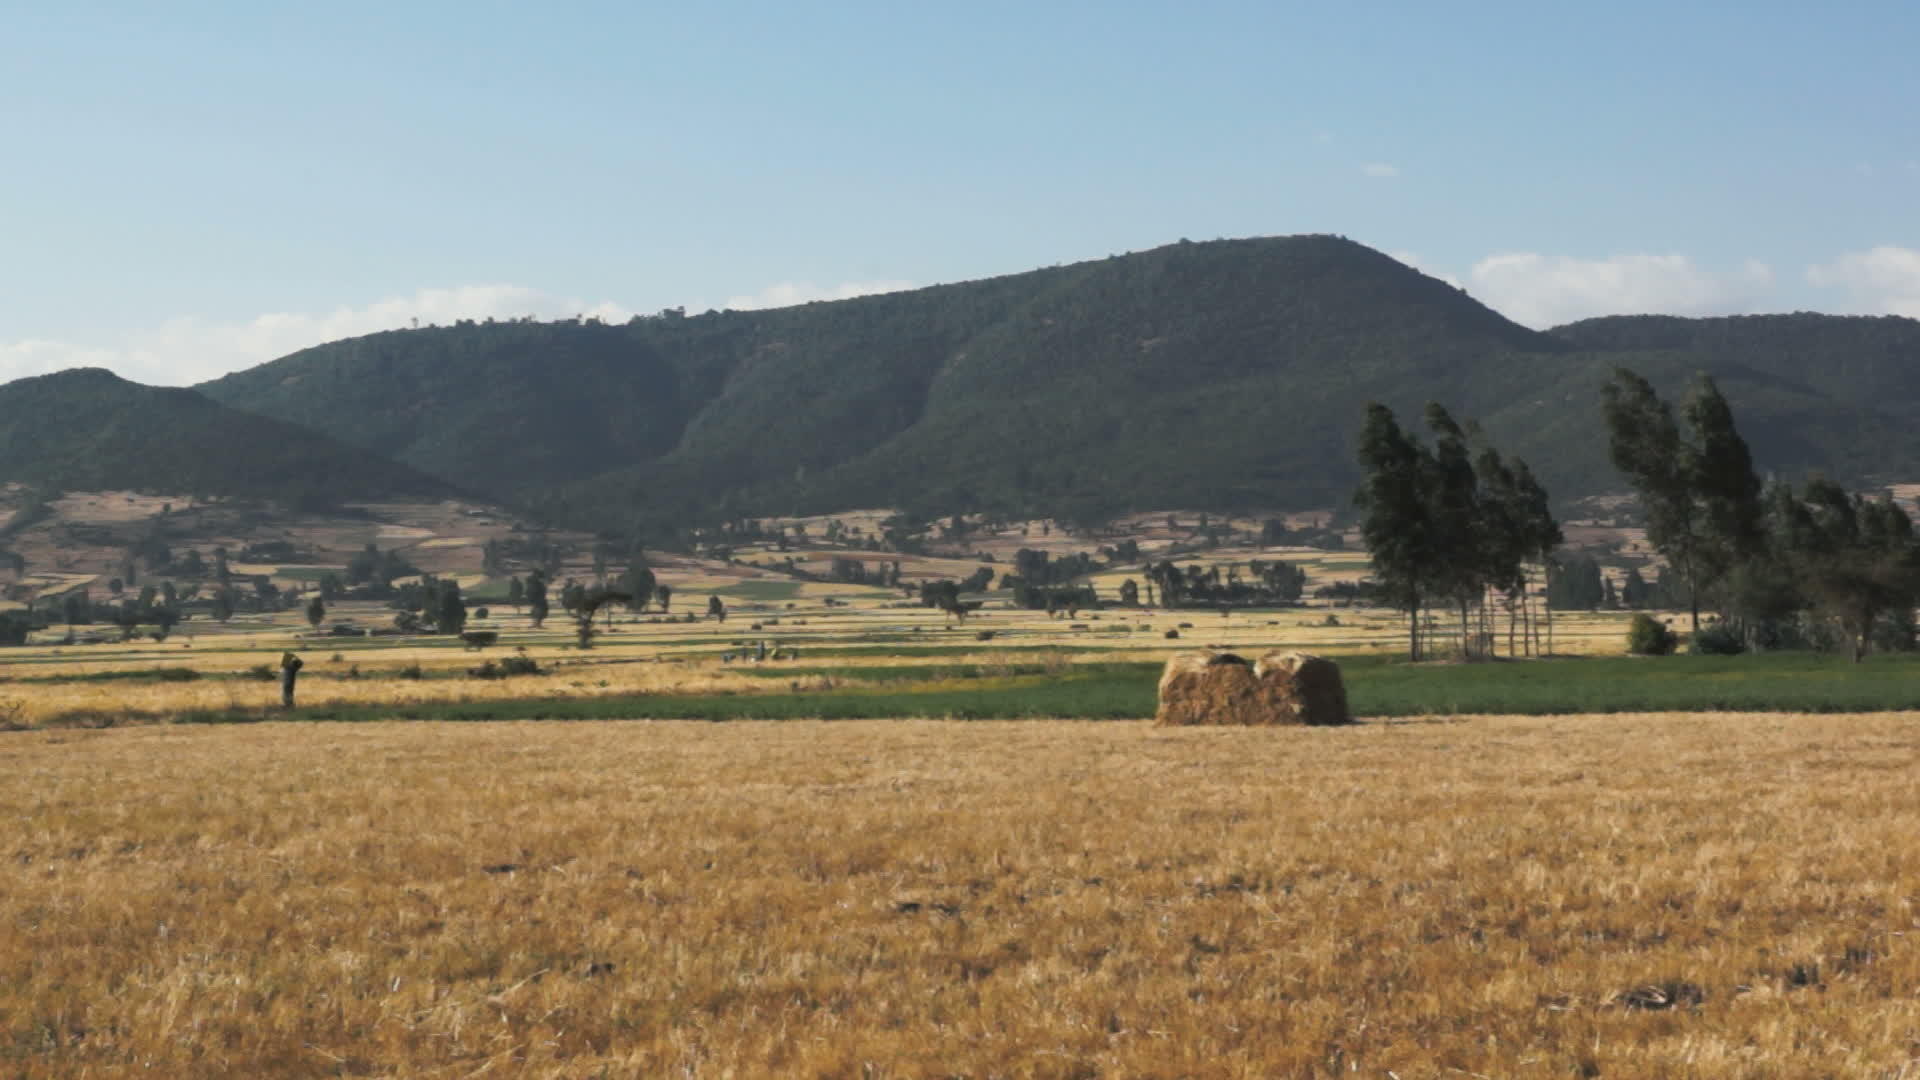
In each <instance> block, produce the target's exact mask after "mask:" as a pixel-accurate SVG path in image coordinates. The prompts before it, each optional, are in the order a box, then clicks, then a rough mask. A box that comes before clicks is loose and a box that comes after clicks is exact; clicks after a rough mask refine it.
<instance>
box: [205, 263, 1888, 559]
mask: <svg viewBox="0 0 1920 1080" xmlns="http://www.w3.org/2000/svg"><path fill="white" fill-rule="evenodd" d="M1779 319H1780V320H1781V321H1779V322H1768V321H1766V320H1764V319H1763V320H1684V319H1652V318H1649V319H1601V320H1590V321H1588V322H1584V323H1577V324H1574V325H1572V326H1568V327H1562V328H1560V329H1558V330H1555V331H1553V332H1550V333H1540V332H1536V331H1532V330H1529V329H1526V328H1525V327H1521V326H1519V325H1516V324H1515V323H1512V322H1510V321H1508V320H1507V319H1505V318H1503V317H1502V316H1500V315H1499V314H1497V313H1496V312H1493V311H1492V310H1490V309H1488V308H1486V307H1485V306H1484V305H1482V304H1480V303H1479V302H1477V301H1475V300H1474V299H1473V298H1472V297H1470V296H1468V295H1467V294H1465V293H1464V292H1461V291H1460V290H1458V289H1455V288H1452V287H1450V286H1448V285H1446V284H1444V283H1442V282H1440V281H1437V280H1435V279H1433V278H1430V277H1427V276H1425V275H1422V274H1420V273H1418V272H1416V271H1414V270H1412V269H1410V268H1408V267H1407V266H1405V265H1403V264H1401V263H1399V262H1397V261H1395V260H1393V259H1391V258H1389V257H1387V256H1385V255H1382V254H1380V253H1379V252H1376V251H1373V250H1371V249H1368V248H1366V247H1363V246H1361V245H1359V244H1355V243H1353V242H1351V241H1347V240H1344V239H1341V238H1338V237H1329V236H1300V237H1278V238H1266V239H1254V240H1226V241H1213V242H1209V243H1180V244H1175V245H1170V246H1167V247H1162V248H1157V249H1155V250H1152V251H1147V252H1141V253H1136V254H1129V255H1123V256H1115V257H1112V258H1107V259H1101V260H1095V261H1091V262H1085V263H1077V264H1073V265H1069V266H1060V267H1052V268H1048V269H1043V270H1035V271H1030V272H1027V273H1022V274H1015V275H1009V276H1005V277H997V278H990V279H986V280H982V281H973V282H965V283H960V284H953V285H941V286H934V287H931V288H924V289H918V290H914V291H911V292H903V293H894V294H889V295H884V296H872V297H863V298H860V299H855V300H845V301H837V302H833V303H816V304H808V305H804V306H800V307H793V308H785V309H779V310H773V311H757V312H710V313H708V314H705V315H695V316H685V317H678V316H674V315H670V314H663V315H662V316H657V317H651V318H641V319H635V320H633V321H632V322H630V323H628V324H626V325H621V326H603V325H599V324H597V323H576V322H571V321H569V322H561V323H545V324H542V323H532V322H513V323H497V324H496V323H490V324H483V325H474V324H471V323H465V324H462V325H458V326H453V327H445V328H430V329H425V330H407V331H392V332H388V333H381V334H374V335H370V336H367V337H362V338H356V339H352V340H349V341H342V342H335V343H332V344H328V345H323V346H319V347H317V348H313V349H307V350H304V351H302V352H299V353H295V354H293V355H291V356H288V357H285V358H282V359H280V360H276V361H274V362H272V363H269V364H264V365H261V366H260V367H257V368H253V369H251V370H248V371H244V372H240V373H238V374H235V375H230V376H228V377H226V378H224V379H220V380H217V381H215V382H213V383H209V384H206V385H205V386H203V387H201V388H200V389H202V390H203V391H204V392H205V393H206V394H207V395H208V396H210V397H213V398H215V399H217V400H220V401H222V402H225V403H227V404H229V405H232V406H235V407H237V408H241V409H245V410H248V411H251V412H256V413H260V414H262V415H266V416H271V417H275V418H277V419H281V420H286V421H290V422H294V423H298V424H302V425H305V426H307V427H310V428H312V429H314V430H317V431H321V432H325V433H326V434H328V435H331V436H334V437H337V438H339V439H342V440H344V441H346V442H350V443H352V444H354V445H356V446H359V447H362V448H364V449H366V450H369V451H373V452H376V453H379V454H383V455H390V456H391V457H393V458H395V459H397V460H398V461H400V462H403V463H405V464H407V465H411V466H414V467H416V468H419V469H421V470H424V471H426V472H429V473H432V474H433V475H436V476H439V477H441V478H443V479H446V480H448V481H450V482H454V483H458V484H460V485H462V486H464V487H467V488H471V489H475V490H479V491H482V492H485V493H488V494H490V495H493V496H495V497H497V498H503V499H511V500H514V501H517V502H522V503H537V504H541V505H544V506H545V507H546V508H547V509H549V510H550V511H552V512H554V513H555V514H556V515H557V516H559V517H561V518H563V519H570V520H573V521H576V522H583V523H591V524H594V525H598V526H603V527H613V528H621V527H624V526H625V525H627V524H629V523H631V522H632V521H633V520H635V519H646V518H654V519H665V518H676V519H677V518H681V517H684V516H686V515H698V516H715V515H726V514H736V513H798V512H818V511H828V510H835V509H844V508H847V507H852V506H874V505H906V506H911V507H918V508H922V509H926V510H941V509H946V510H951V509H960V508H967V509H1004V510H1009V511H1040V512H1044V513H1051V514H1067V515H1073V514H1083V515H1085V516H1094V515H1098V514H1102V513H1111V512H1118V511H1122V510H1129V509H1140V508H1145V507H1153V506H1169V505H1180V506H1197V507H1199V506H1204V507H1218V508H1221V509H1233V508H1244V507H1286V506H1294V507H1305V506H1325V505H1330V504H1334V503H1344V501H1345V500H1346V499H1347V497H1348V495H1349V493H1350V492H1351V491H1352V489H1353V485H1354V483H1355V480H1356V475H1355V467H1354V465H1353V462H1352V457H1353V452H1352V442H1353V436H1354V432H1355V430H1356V429H1357V426H1358V424H1359V417H1360V414H1361V408H1362V406H1363V405H1364V404H1365V403H1366V402H1367V401H1370V400H1381V401H1384V402H1386V403H1388V404H1390V405H1392V406H1394V407H1395V408H1396V409H1399V410H1402V411H1403V416H1405V417H1406V418H1407V419H1408V420H1409V421H1412V422H1416V423H1417V415H1415V414H1417V410H1418V409H1419V408H1420V407H1421V406H1422V405H1423V404H1424V403H1425V402H1426V401H1428V400H1439V401H1442V402H1445V403H1446V404H1447V405H1448V406H1449V407H1450V408H1452V409H1453V411H1454V412H1455V413H1456V415H1458V416H1461V417H1463V418H1466V417H1477V418H1479V419H1481V420H1482V421H1483V422H1484V423H1485V425H1486V427H1487V429H1488V431H1489V433H1490V434H1491V435H1492V437H1493V438H1494V440H1495V441H1496V443H1498V444H1499V445H1501V446H1502V447H1504V448H1507V449H1510V450H1513V451H1515V452H1518V453H1521V454H1523V455H1525V456H1527V457H1528V458H1529V459H1530V460H1531V461H1532V462H1533V463H1534V464H1535V466H1536V468H1537V469H1538V471H1539V472H1540V473H1541V474H1542V475H1543V477H1544V478H1545V479H1546V481H1547V482H1548V484H1549V486H1550V487H1552V488H1553V490H1555V491H1556V492H1562V493H1565V494H1577V493H1587V492H1593V491H1599V490H1609V489H1617V488H1618V487H1619V486H1620V482H1619V480H1618V478H1617V476H1615V475H1614V473H1613V471H1612V469H1611V468H1610V467H1609V466H1608V464H1607V461H1606V448H1605V437H1604V432H1602V431H1601V429H1600V422H1599V408H1598V388H1599V386H1600V384H1601V383H1602V382H1603V381H1604V379H1605V378H1606V374H1607V372H1608V371H1609V370H1610V369H1611V367H1612V366H1613V365H1615V364H1622V365H1625V366H1627V367H1632V368H1634V369H1635V370H1639V371H1642V372H1643V373H1644V374H1646V375H1648V377H1649V378H1652V379H1653V380H1654V381H1655V382H1656V384H1659V385H1661V386H1663V387H1665V388H1667V389H1669V390H1673V391H1676V392H1677V391H1678V390H1679V389H1680V388H1681V387H1682V386H1683V385H1684V383H1685V381H1686V379H1687V378H1688V377H1689V376H1690V375H1691V373H1692V372H1693V371H1694V370H1696V369H1702V370H1708V371H1712V372H1714V373H1715V374H1716V375H1718V376H1719V377H1720V379H1721V381H1722V384H1723V387H1724V388H1725V389H1726V391H1727V393H1728V396H1729V397H1730V398H1731V400H1732V401H1733V404H1734V407H1735V409H1736V413H1737V415H1738V416H1739V418H1740V420H1741V422H1742V425H1743V427H1744V428H1745V429H1746V430H1747V431H1748V433H1749V435H1750V437H1751V438H1752V439H1753V441H1754V443H1755V447H1756V450H1757V451H1758V455H1759V458H1760V461H1761V464H1762V466H1763V467H1766V468H1772V469H1779V470H1782V471H1787V472H1797V471H1798V470H1801V469H1805V468H1809V467H1820V468H1827V469H1831V470H1834V471H1836V472H1839V473H1842V474H1845V475H1849V476H1865V475H1870V474H1874V473H1882V472H1885V473H1897V474H1902V475H1914V474H1920V445H1916V443H1915V440H1914V437H1913V436H1911V435H1909V434H1907V429H1906V426H1905V425H1904V424H1901V423H1898V422H1897V420H1896V417H1897V414H1898V412H1899V410H1901V409H1903V408H1905V407H1906V406H1907V405H1908V404H1909V403H1912V402H1914V401H1915V400H1916V393H1915V390H1916V389H1917V388H1916V387H1913V386H1911V385H1908V382H1907V380H1906V377H1905V372H1907V371H1910V370H1912V369H1914V368H1915V366H1916V363H1920V323H1915V322H1914V321H1913V320H1904V319H1892V320H1854V319H1834V318H1829V317H1823V316H1782V317H1779Z"/></svg>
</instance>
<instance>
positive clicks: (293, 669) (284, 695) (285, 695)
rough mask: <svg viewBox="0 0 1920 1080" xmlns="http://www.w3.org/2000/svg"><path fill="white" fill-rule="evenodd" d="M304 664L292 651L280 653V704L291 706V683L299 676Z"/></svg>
mask: <svg viewBox="0 0 1920 1080" xmlns="http://www.w3.org/2000/svg"><path fill="white" fill-rule="evenodd" d="M304 666H305V664H304V663H303V662H302V661H301V659H300V658H299V657H297V656H295V655H293V654H292V653H281V654H280V705H281V707H282V708H287V709H291V708H293V684H294V681H295V680H296V679H298V678H299V677H300V669H301V668H302V667H304Z"/></svg>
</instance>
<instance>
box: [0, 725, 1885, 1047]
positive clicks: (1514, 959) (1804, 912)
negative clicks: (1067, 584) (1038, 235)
mask: <svg viewBox="0 0 1920 1080" xmlns="http://www.w3.org/2000/svg"><path fill="white" fill-rule="evenodd" d="M1916 750H1920V721H1917V720H1916V718H1915V717H1913V716H1910V715H1891V714H1882V715H1864V716H1859V715H1856V716H1844V717H1802V716H1781V715H1766V716H1698V715H1694V716H1686V715H1628V716H1610V717H1605V718H1586V717H1559V718H1551V719H1500V718H1484V719H1470V720H1463V721H1455V722H1447V723H1438V722H1409V723H1400V724H1365V725H1361V726H1358V727H1354V728H1349V729H1251V730H1248V729H1232V730H1230V729H1179V730H1162V729H1155V728H1152V727H1150V726H1148V725H1146V724H1142V723H1131V722H1129V723H1117V722H1116V723H1067V722H1045V721H1031V722H1017V723H974V724H967V723H942V722H906V721H897V722H839V723H799V722H791V723H774V724H768V723H735V724H674V723H601V724H489V725H467V726H461V725H437V724H368V725H361V726H343V725H278V724H275V725H257V726H249V727H230V728H212V729H200V728H195V729H187V728H180V727H142V728H130V729H119V730H110V731H31V732H19V733H14V734H10V735H5V736H0V798H4V802H5V805H7V806H8V807H10V808H11V809H12V811H13V813H12V815H11V817H12V822H13V827H12V828H11V829H9V830H8V831H7V832H6V834H5V835H4V836H3V837H0V867H4V870H0V875H4V876H0V1063H4V1068H5V1071H7V1072H8V1073H9V1074H10V1075H21V1076H68V1075H91V1076H107V1075H121V1074H127V1073H132V1072H135V1071H138V1072H141V1073H143V1074H146V1075H165V1076H203V1077H220V1076H235V1077H238V1076H262V1075H273V1076H323V1075H324V1076H331V1075H406V1076H445V1077H455V1076H569V1077H571V1076H596V1075H605V1076H698V1077H725V1076H738V1077H747V1076H819V1077H841V1076H901V1077H917V1076H955V1075H958V1076H1049V1077H1094V1076H1101V1077H1121V1076H1155V1077H1159V1076H1232V1077H1269V1076H1336V1075H1338V1076H1350V1075H1359V1076H1373V1077H1387V1076H1397V1077H1400V1078H1402V1080H1409V1078H1412V1077H1439V1076H1474V1075H1478V1076H1493V1077H1525V1076H1626V1077H1642V1076H1659V1077H1801V1076H1808V1077H1812V1076H1831V1077H1871V1076H1886V1077H1892V1076H1904V1075H1913V1072H1914V1069H1915V1068H1916V1067H1915V1066H1914V1065H1912V1064H1910V1062H1913V1061H1914V1060H1915V1059H1916V1055H1920V998H1917V997H1916V994H1917V993H1920V958H1917V956H1916V950H1915V947H1914V942H1913V940H1912V939H1911V938H1910V937H1909V935H1910V934H1912V933H1913V932H1915V929H1916V928H1915V914H1916V913H1915V908H1914V905H1915V903H1916V902H1917V901H1920V859H1916V855H1917V854H1920V851H1917V850H1916V848H1917V846H1920V840H1916V838H1917V837H1920V791H1917V790H1916V784H1915V775H1916V774H1915V770H1914V761H1915V753H1916Z"/></svg>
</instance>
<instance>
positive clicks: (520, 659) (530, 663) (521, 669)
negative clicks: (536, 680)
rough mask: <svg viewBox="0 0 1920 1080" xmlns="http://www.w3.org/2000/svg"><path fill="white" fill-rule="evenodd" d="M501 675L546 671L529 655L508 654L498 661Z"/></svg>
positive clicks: (542, 672) (539, 673)
mask: <svg viewBox="0 0 1920 1080" xmlns="http://www.w3.org/2000/svg"><path fill="white" fill-rule="evenodd" d="M500 674H502V675H545V674H546V672H545V671H543V670H542V669H541V667H540V664H539V663H538V662H537V661H535V660H534V658H533V657H531V656H509V657H507V658H506V659H505V660H502V661H500Z"/></svg>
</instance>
